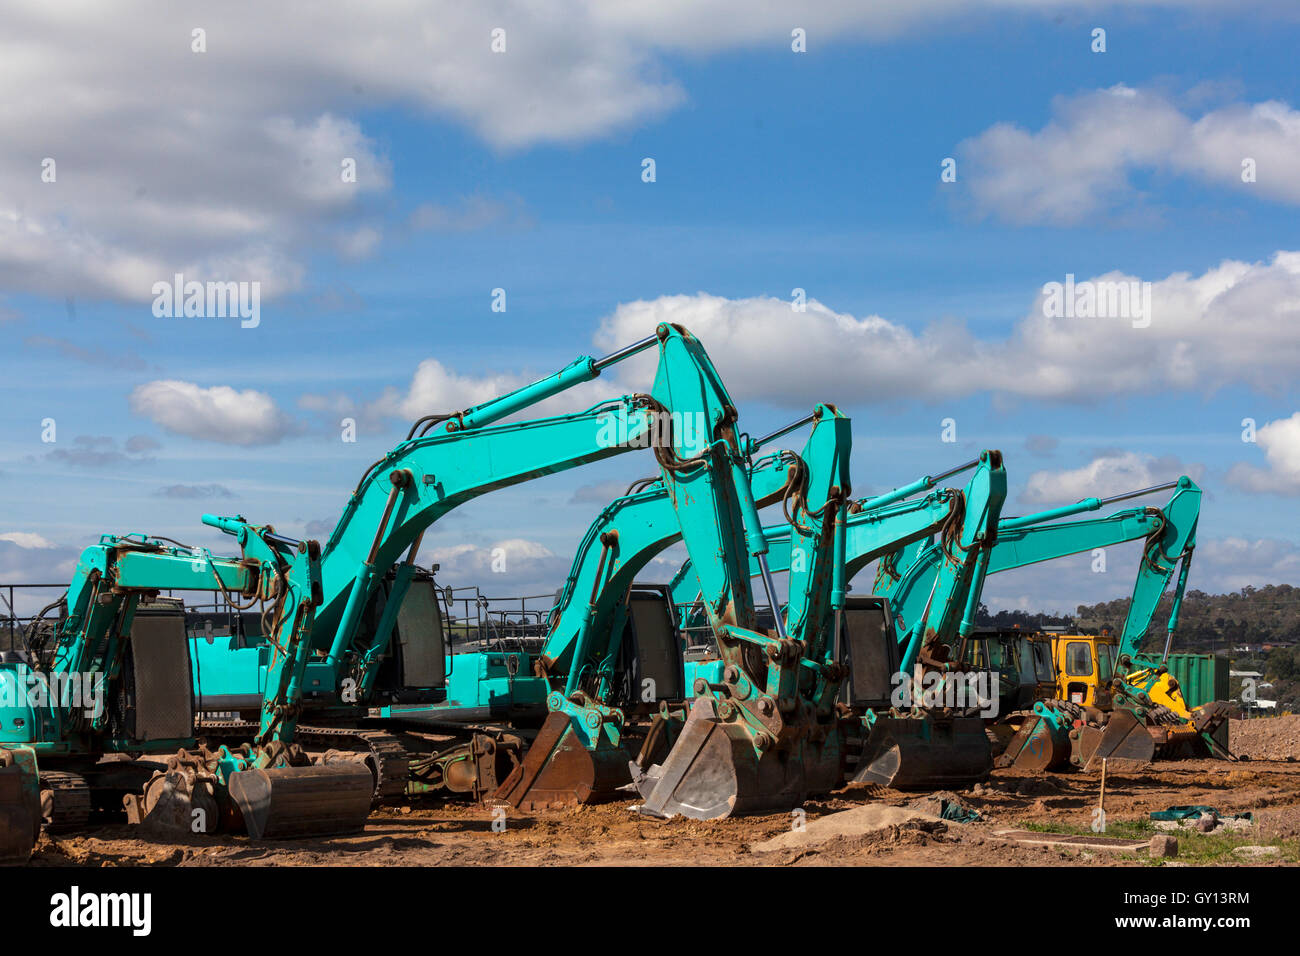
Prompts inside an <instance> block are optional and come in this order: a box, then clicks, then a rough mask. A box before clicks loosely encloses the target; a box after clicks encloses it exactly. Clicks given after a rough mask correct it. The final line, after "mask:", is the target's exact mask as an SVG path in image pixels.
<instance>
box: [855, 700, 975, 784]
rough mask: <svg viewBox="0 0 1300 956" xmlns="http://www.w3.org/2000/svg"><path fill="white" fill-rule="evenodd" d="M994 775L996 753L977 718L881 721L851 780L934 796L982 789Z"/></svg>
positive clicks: (871, 736)
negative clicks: (943, 791) (980, 784)
mask: <svg viewBox="0 0 1300 956" xmlns="http://www.w3.org/2000/svg"><path fill="white" fill-rule="evenodd" d="M992 769H993V752H992V749H991V747H990V746H989V739H988V736H987V735H986V734H985V733H984V721H983V720H981V719H980V718H979V717H952V718H948V719H942V718H934V717H931V716H928V715H927V716H925V717H879V718H877V719H876V722H875V724H874V725H873V726H872V728H871V734H870V735H869V736H868V737H867V741H866V743H865V744H864V745H863V748H862V756H861V758H860V759H859V761H858V768H857V772H856V773H855V774H854V777H853V780H854V782H855V783H878V784H881V785H882V786H886V787H894V788H896V789H899V790H930V789H937V788H941V787H961V786H967V785H970V784H974V783H978V782H979V781H980V780H982V779H984V777H985V776H987V774H988V772H989V771H990V770H992Z"/></svg>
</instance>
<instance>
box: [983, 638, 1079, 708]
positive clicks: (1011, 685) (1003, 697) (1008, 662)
mask: <svg viewBox="0 0 1300 956" xmlns="http://www.w3.org/2000/svg"><path fill="white" fill-rule="evenodd" d="M971 636H972V641H971V643H970V647H969V648H968V652H967V660H968V661H969V662H970V663H971V664H973V665H974V666H975V667H977V668H981V669H987V670H990V671H996V672H997V674H998V696H999V700H1000V708H1001V709H1000V713H1011V712H1013V711H1017V710H1028V709H1031V708H1032V707H1033V705H1034V701H1036V700H1041V699H1043V698H1044V697H1048V698H1050V697H1056V696H1057V693H1056V673H1055V671H1054V670H1053V667H1052V646H1051V643H1050V642H1048V641H1042V640H1036V639H1035V638H1036V637H1037V635H1036V634H1033V633H1029V632H1026V631H1022V630H1021V629H1020V628H1019V627H977V628H976V629H975V631H974V633H973V634H972V635H971Z"/></svg>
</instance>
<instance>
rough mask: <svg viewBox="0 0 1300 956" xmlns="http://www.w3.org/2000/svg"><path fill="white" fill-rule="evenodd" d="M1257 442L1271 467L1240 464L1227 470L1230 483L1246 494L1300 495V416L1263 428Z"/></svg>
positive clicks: (1298, 414) (1296, 414)
mask: <svg viewBox="0 0 1300 956" xmlns="http://www.w3.org/2000/svg"><path fill="white" fill-rule="evenodd" d="M1255 441H1256V443H1257V444H1258V445H1259V447H1260V448H1262V449H1264V455H1265V457H1266V458H1267V459H1268V467H1267V468H1260V467H1258V466H1256V465H1252V464H1249V463H1248V462H1238V463H1237V464H1235V465H1233V466H1232V468H1230V469H1229V470H1228V482H1229V483H1230V484H1233V485H1236V486H1237V487H1238V488H1243V489H1245V490H1247V491H1256V492H1273V493H1276V494H1283V495H1300V412H1296V413H1295V414H1294V415H1292V416H1291V417H1290V418H1279V419H1278V420H1277V421H1272V422H1269V423H1267V424H1266V425H1263V426H1261V427H1260V428H1259V429H1258V430H1257V431H1256V432H1255Z"/></svg>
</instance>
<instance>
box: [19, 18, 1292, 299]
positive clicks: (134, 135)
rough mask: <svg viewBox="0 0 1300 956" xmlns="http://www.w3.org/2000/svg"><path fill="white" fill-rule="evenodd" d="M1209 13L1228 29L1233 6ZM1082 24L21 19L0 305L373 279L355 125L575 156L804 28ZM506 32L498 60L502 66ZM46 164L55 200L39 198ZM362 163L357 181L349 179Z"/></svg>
mask: <svg viewBox="0 0 1300 956" xmlns="http://www.w3.org/2000/svg"><path fill="white" fill-rule="evenodd" d="M1145 2H1146V3H1147V4H1148V5H1150V6H1152V7H1155V8H1164V7H1166V6H1167V5H1168V0H1145ZM1200 5H1201V6H1207V7H1209V6H1222V7H1223V8H1224V9H1233V10H1236V9H1238V8H1240V7H1241V6H1242V0H1232V2H1229V0H1202V3H1201V4H1200ZM1247 5H1248V6H1253V7H1256V8H1258V9H1265V10H1266V9H1268V8H1270V7H1272V6H1273V5H1274V4H1273V2H1272V0H1253V2H1251V0H1247ZM1075 6H1076V3H1075V0H1028V2H1027V0H914V2H911V3H907V4H879V3H873V4H864V3H851V2H847V0H825V2H818V3H809V4H804V5H803V6H802V7H801V8H800V9H799V11H798V17H797V18H794V20H792V17H791V11H790V7H789V4H788V3H785V2H780V0H701V2H695V3H658V4H644V3H626V2H610V0H554V2H551V3H548V4H545V5H540V6H539V5H537V4H535V3H531V2H527V0H506V2H502V3H494V4H472V3H468V4H467V3H458V2H453V0H394V2H390V3H385V4H382V5H374V4H372V5H365V6H358V5H339V6H337V7H335V8H331V9H330V11H329V14H328V15H327V16H321V17H316V18H313V17H306V16H304V15H303V11H302V9H300V8H299V7H298V6H297V5H283V4H266V3H254V2H251V0H232V2H227V3H222V4H216V5H210V6H208V7H206V8H204V9H203V10H202V11H201V15H197V16H196V15H194V14H193V11H189V10H186V9H184V8H182V7H180V6H178V5H176V4H174V3H169V2H166V0H141V2H138V3H134V4H132V5H131V6H130V8H129V10H126V11H124V10H122V9H119V8H117V7H114V6H111V5H96V4H69V3H61V4H51V3H48V2H44V0H14V2H11V3H9V4H7V5H6V9H5V29H4V31H3V33H0V64H2V66H0V76H2V77H3V80H4V82H2V83H0V128H3V129H4V130H5V135H6V149H5V150H4V151H3V155H0V184H3V185H0V282H4V283H5V284H7V285H12V286H14V287H16V288H22V289H24V290H28V291H33V290H34V291H38V292H45V293H52V294H57V295H66V294H68V293H69V292H71V293H74V294H77V295H87V294H89V295H96V296H110V297H114V298H118V299H124V300H127V301H147V299H148V298H149V291H148V290H149V289H150V288H151V285H152V283H153V282H155V281H158V280H160V279H165V278H168V277H170V276H171V275H172V274H173V273H175V272H183V273H184V274H186V276H187V277H189V278H191V279H199V280H201V281H202V280H223V281H225V280H230V281H240V280H248V281H251V280H257V281H260V282H261V283H262V286H263V288H262V293H263V295H265V296H267V297H270V296H273V295H275V294H276V293H277V292H279V291H282V290H285V289H292V288H295V287H296V286H298V285H299V284H300V282H301V280H302V276H303V273H304V268H305V267H304V265H303V263H304V262H305V261H307V259H308V255H307V254H306V253H307V251H308V250H307V249H306V248H304V247H307V246H312V245H314V244H323V245H324V246H326V247H327V248H332V249H334V250H335V251H336V252H340V253H342V254H343V255H351V256H359V255H366V254H369V253H370V252H372V251H373V250H374V247H375V244H376V243H377V242H378V241H380V237H381V235H382V234H383V230H382V228H381V227H380V225H379V224H378V222H377V219H378V218H381V217H380V209H379V207H380V204H379V202H378V199H379V197H380V196H382V195H383V194H384V193H385V192H386V191H387V189H388V188H389V186H390V183H391V181H392V178H393V171H392V169H391V168H390V164H389V161H388V159H387V158H386V157H385V155H384V154H383V151H382V149H381V148H380V147H379V145H378V144H377V143H376V141H375V139H374V138H373V137H372V136H371V135H369V134H368V133H367V132H366V131H365V130H364V129H362V127H361V125H360V123H359V122H358V121H357V120H356V119H355V118H353V117H355V116H357V115H361V114H363V113H366V112H375V111H383V110H396V111H408V112H413V113H415V114H417V115H427V116H431V117H435V118H438V119H445V120H450V121H452V122H455V123H458V124H460V125H462V126H465V127H467V128H468V129H469V130H470V131H471V132H472V133H473V134H474V135H476V136H478V137H479V138H481V139H482V140H484V141H486V142H487V143H489V144H491V145H492V146H493V147H495V148H498V149H502V150H514V149H522V148H526V147H529V146H532V145H535V144H538V143H574V142H581V141H585V140H590V139H592V138H595V137H601V136H606V135H609V134H611V133H615V132H618V131H622V130H626V129H628V128H631V127H633V126H635V125H637V124H641V123H644V122H647V121H649V120H653V119H655V118H657V117H660V116H662V115H664V114H665V113H667V112H668V111H670V110H672V109H674V108H676V107H678V106H679V105H681V104H682V103H684V102H686V100H687V93H686V91H685V89H684V88H683V86H682V84H681V83H680V82H679V81H678V80H677V79H675V78H674V77H673V76H672V75H670V72H669V62H670V58H671V57H673V56H674V55H678V54H681V53H683V52H686V53H689V54H692V55H703V54H710V53H716V52H718V51H726V50H732V49H737V48H746V47H765V48H769V49H788V48H789V44H790V32H791V29H792V27H793V26H794V25H795V21H797V25H798V26H800V27H801V28H803V29H805V30H806V31H807V37H808V44H809V49H811V50H816V49H819V48H825V47H828V46H830V45H831V44H833V43H837V42H841V41H844V40H846V39H853V38H861V37H865V38H869V39H886V38H890V37H893V36H895V35H897V34H899V33H900V32H903V31H908V30H927V31H936V30H938V31H944V30H957V29H962V25H963V23H967V22H974V21H975V19H976V18H977V17H980V16H987V15H988V14H990V13H1003V12H1009V13H1023V12H1025V11H1026V10H1027V9H1028V10H1038V11H1041V12H1053V11H1057V10H1064V9H1070V8H1073V7H1075ZM195 29H202V30H203V31H205V33H204V36H203V41H204V45H205V49H204V52H195V50H194V45H195V40H194V37H193V33H192V31H193V30H195ZM497 29H501V30H503V31H504V34H503V35H502V36H501V37H500V39H501V41H503V42H504V44H505V47H504V49H505V52H501V53H498V52H494V51H493V49H492V43H493V31H494V30H497ZM50 63H58V64H59V68H58V69H57V70H53V71H52V70H50V69H49V64H50ZM1288 120H1289V116H1288V115H1287V114H1286V113H1285V111H1283V112H1281V113H1279V115H1278V116H1277V117H1273V116H1270V115H1267V114H1261V115H1254V114H1250V115H1243V116H1236V115H1233V114H1223V115H1221V116H1218V117H1217V121H1216V122H1213V123H1206V124H1205V126H1204V128H1203V129H1202V130H1201V132H1200V134H1199V140H1200V142H1201V143H1202V144H1203V145H1202V147H1201V153H1202V154H1205V155H1211V156H1213V155H1217V153H1218V152H1219V151H1221V150H1223V149H1227V148H1228V146H1227V144H1229V143H1230V142H1231V141H1232V139H1233V138H1234V137H1236V136H1239V135H1241V134H1242V133H1243V131H1244V132H1245V133H1247V134H1249V135H1251V136H1256V135H1258V136H1264V135H1272V134H1271V133H1269V132H1268V131H1269V130H1271V129H1272V127H1273V126H1275V125H1277V124H1278V123H1280V122H1286V121H1288ZM1257 128H1262V129H1264V131H1265V132H1264V133H1259V134H1257V133H1256V129H1257ZM123 130H130V131H131V134H130V135H129V136H124V135H122V131H123ZM1275 138H1276V137H1275ZM1282 142H1283V143H1284V142H1285V140H1282ZM1286 155H1287V154H1285V153H1283V154H1282V156H1283V157H1284V158H1285V156H1286ZM1260 158H1261V163H1264V162H1265V161H1266V160H1267V161H1271V156H1270V154H1268V153H1265V152H1264V151H1262V150H1261V154H1260ZM45 159H50V160H53V161H54V164H55V165H54V167H53V170H54V173H55V175H56V178H55V179H54V180H53V181H45V180H43V179H42V173H43V172H45V171H46V170H45V169H44V167H43V165H42V163H43V160H45ZM348 159H351V160H355V163H356V172H357V175H356V179H355V181H354V182H348V181H345V179H344V177H343V175H342V170H343V165H342V164H343V162H344V161H345V160H348ZM1268 175H1269V176H1275V175H1280V174H1274V173H1273V172H1271V171H1270V172H1269V173H1268ZM1263 182H1264V178H1263V176H1261V183H1263ZM1270 188H1271V187H1270ZM483 212H484V210H482V209H478V210H475V209H473V208H471V209H468V210H457V209H456V208H455V207H439V206H434V207H432V208H431V209H429V210H426V211H425V212H421V213H417V220H426V221H431V222H432V223H434V224H435V225H436V224H442V225H443V226H450V227H452V228H457V227H458V224H459V225H466V224H472V223H473V222H475V221H477V220H480V219H481V218H482V215H483Z"/></svg>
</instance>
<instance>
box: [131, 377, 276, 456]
mask: <svg viewBox="0 0 1300 956" xmlns="http://www.w3.org/2000/svg"><path fill="white" fill-rule="evenodd" d="M128 403H129V405H130V407H131V411H132V413H133V414H135V415H139V416H141V417H143V418H148V419H150V420H152V421H153V422H154V423H155V424H157V425H159V426H160V427H161V428H163V429H165V430H167V431H169V432H172V433H173V434H176V435H185V436H187V437H189V438H198V439H203V440H205V441H215V442H222V443H224V444H228V445H272V444H275V443H276V442H279V441H281V440H282V439H284V438H285V437H287V436H288V435H291V434H294V433H295V432H297V431H298V430H299V429H298V425H297V423H296V422H295V421H294V420H293V419H292V418H291V417H290V416H289V415H287V414H285V413H284V412H283V411H281V410H280V408H279V407H278V406H277V405H276V404H275V402H274V401H273V400H272V399H271V396H269V395H267V394H266V393H264V392H259V391H256V390H254V389H245V390H244V391H242V392H241V391H236V390H235V389H233V388H231V387H229V386H228V385H215V386H212V387H211V388H203V387H202V386H199V385H195V384H194V383H193V382H182V381H177V380H175V379H164V380H160V381H154V382H147V383H145V384H144V385H140V386H137V387H136V388H135V389H134V390H133V391H132V392H131V394H130V396H128Z"/></svg>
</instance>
